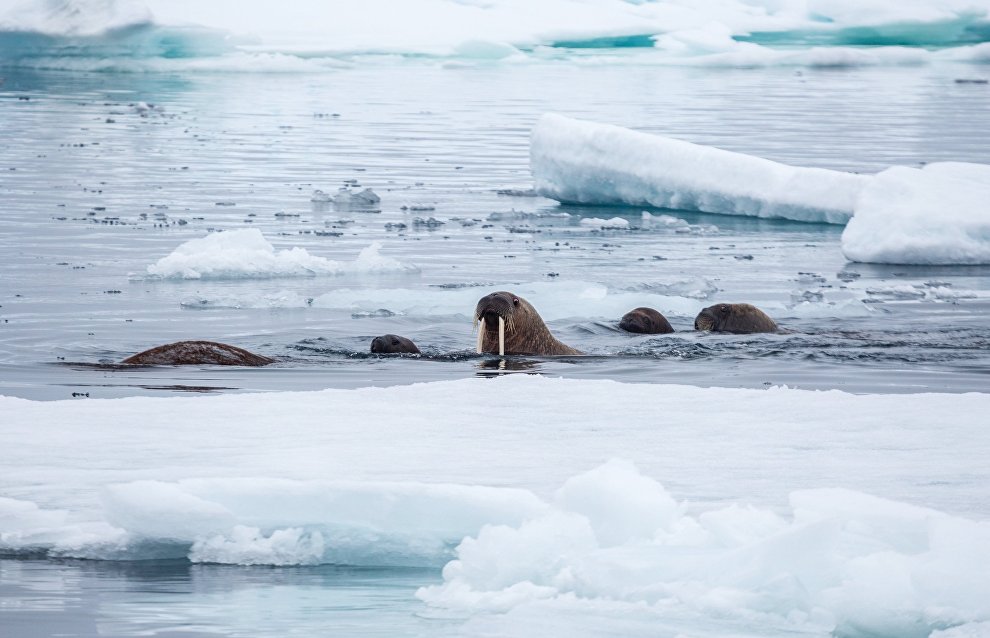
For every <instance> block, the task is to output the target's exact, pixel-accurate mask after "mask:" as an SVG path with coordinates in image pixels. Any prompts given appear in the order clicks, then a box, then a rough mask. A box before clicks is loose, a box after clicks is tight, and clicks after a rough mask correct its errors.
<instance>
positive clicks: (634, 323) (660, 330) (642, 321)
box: [619, 308, 674, 335]
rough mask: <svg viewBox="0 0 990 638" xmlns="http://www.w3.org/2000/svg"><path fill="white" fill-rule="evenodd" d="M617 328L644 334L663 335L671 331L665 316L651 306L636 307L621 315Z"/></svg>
mask: <svg viewBox="0 0 990 638" xmlns="http://www.w3.org/2000/svg"><path fill="white" fill-rule="evenodd" d="M619 328H621V329H623V330H625V331H626V332H638V333H640V334H646V335H663V334H667V333H669V332H673V331H674V329H673V328H672V327H671V326H670V322H669V321H667V318H666V317H664V316H663V315H662V314H660V312H659V311H657V310H654V309H653V308H636V309H635V310H630V311H629V312H627V313H626V314H624V315H622V319H621V320H620V321H619Z"/></svg>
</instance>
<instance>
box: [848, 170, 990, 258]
mask: <svg viewBox="0 0 990 638" xmlns="http://www.w3.org/2000/svg"><path fill="white" fill-rule="evenodd" d="M842 252H843V254H844V255H845V256H846V258H847V259H849V260H850V261H859V262H870V263H882V264H919V265H965V264H990V166H987V165H985V164H966V163H962V162H940V163H936V164H929V165H928V166H925V167H924V169H920V170H919V169H914V168H907V167H904V166H895V167H892V168H889V169H887V170H885V171H883V172H881V173H879V174H878V175H876V176H875V177H874V178H873V179H872V180H871V181H870V183H869V184H868V185H867V187H866V188H865V189H863V192H862V193H861V194H860V197H859V199H858V201H857V203H856V216H855V217H853V219H852V220H851V221H850V222H849V224H848V225H847V226H846V229H845V231H843V233H842Z"/></svg>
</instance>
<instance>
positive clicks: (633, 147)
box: [530, 113, 869, 224]
mask: <svg viewBox="0 0 990 638" xmlns="http://www.w3.org/2000/svg"><path fill="white" fill-rule="evenodd" d="M530 168H531V170H532V173H533V178H534V179H535V181H536V190H537V192H538V193H539V194H540V195H543V196H545V197H550V198H552V199H556V200H558V201H561V202H571V203H579V204H606V205H607V204H627V205H631V206H643V205H648V206H657V207H661V208H676V209H682V210H693V211H702V212H706V213H721V214H725V215H745V216H752V217H777V218H783V219H793V220H798V221H806V222H826V223H831V224H844V223H845V222H847V221H848V220H849V218H850V217H851V216H852V214H853V207H854V205H855V202H856V197H857V196H858V194H859V192H860V190H862V188H863V187H864V185H865V184H866V183H867V181H868V179H869V178H867V177H865V176H862V175H856V174H853V173H843V172H840V171H831V170H826V169H821V168H801V167H794V166H788V165H785V164H780V163H778V162H773V161H770V160H767V159H764V158H760V157H754V156H751V155H745V154H742V153H733V152H731V151H726V150H722V149H718V148H713V147H710V146H702V145H698V144H692V143H690V142H685V141H682V140H675V139H671V138H667V137H661V136H658V135H649V134H647V133H641V132H637V131H632V130H630V129H626V128H621V127H618V126H612V125H608V124H598V123H594V122H586V121H582V120H576V119H573V118H569V117H564V116H562V115H558V114H555V113H548V114H546V115H544V116H543V117H542V118H540V120H539V122H537V124H536V126H535V127H534V128H533V133H532V138H531V142H530Z"/></svg>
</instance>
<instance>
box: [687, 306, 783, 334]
mask: <svg viewBox="0 0 990 638" xmlns="http://www.w3.org/2000/svg"><path fill="white" fill-rule="evenodd" d="M694 329H695V330H710V331H711V332H732V333H736V334H749V333H753V332H777V324H776V323H774V320H773V319H771V318H770V317H768V316H767V314H766V313H765V312H763V311H762V310H760V309H759V308H757V307H756V306H751V305H749V304H748V303H731V304H729V303H720V304H718V305H715V306H709V307H707V308H705V309H704V310H702V311H701V312H699V313H698V316H697V317H695V319H694Z"/></svg>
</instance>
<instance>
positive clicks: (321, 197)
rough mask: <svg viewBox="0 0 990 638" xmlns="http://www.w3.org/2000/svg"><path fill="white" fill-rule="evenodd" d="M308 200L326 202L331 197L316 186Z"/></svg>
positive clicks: (330, 199)
mask: <svg viewBox="0 0 990 638" xmlns="http://www.w3.org/2000/svg"><path fill="white" fill-rule="evenodd" d="M309 201H311V202H313V203H314V204H326V203H328V202H331V201H333V198H332V197H330V195H328V194H327V193H324V192H323V191H321V190H320V189H318V188H317V189H316V190H314V191H313V196H312V197H310V198H309Z"/></svg>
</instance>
